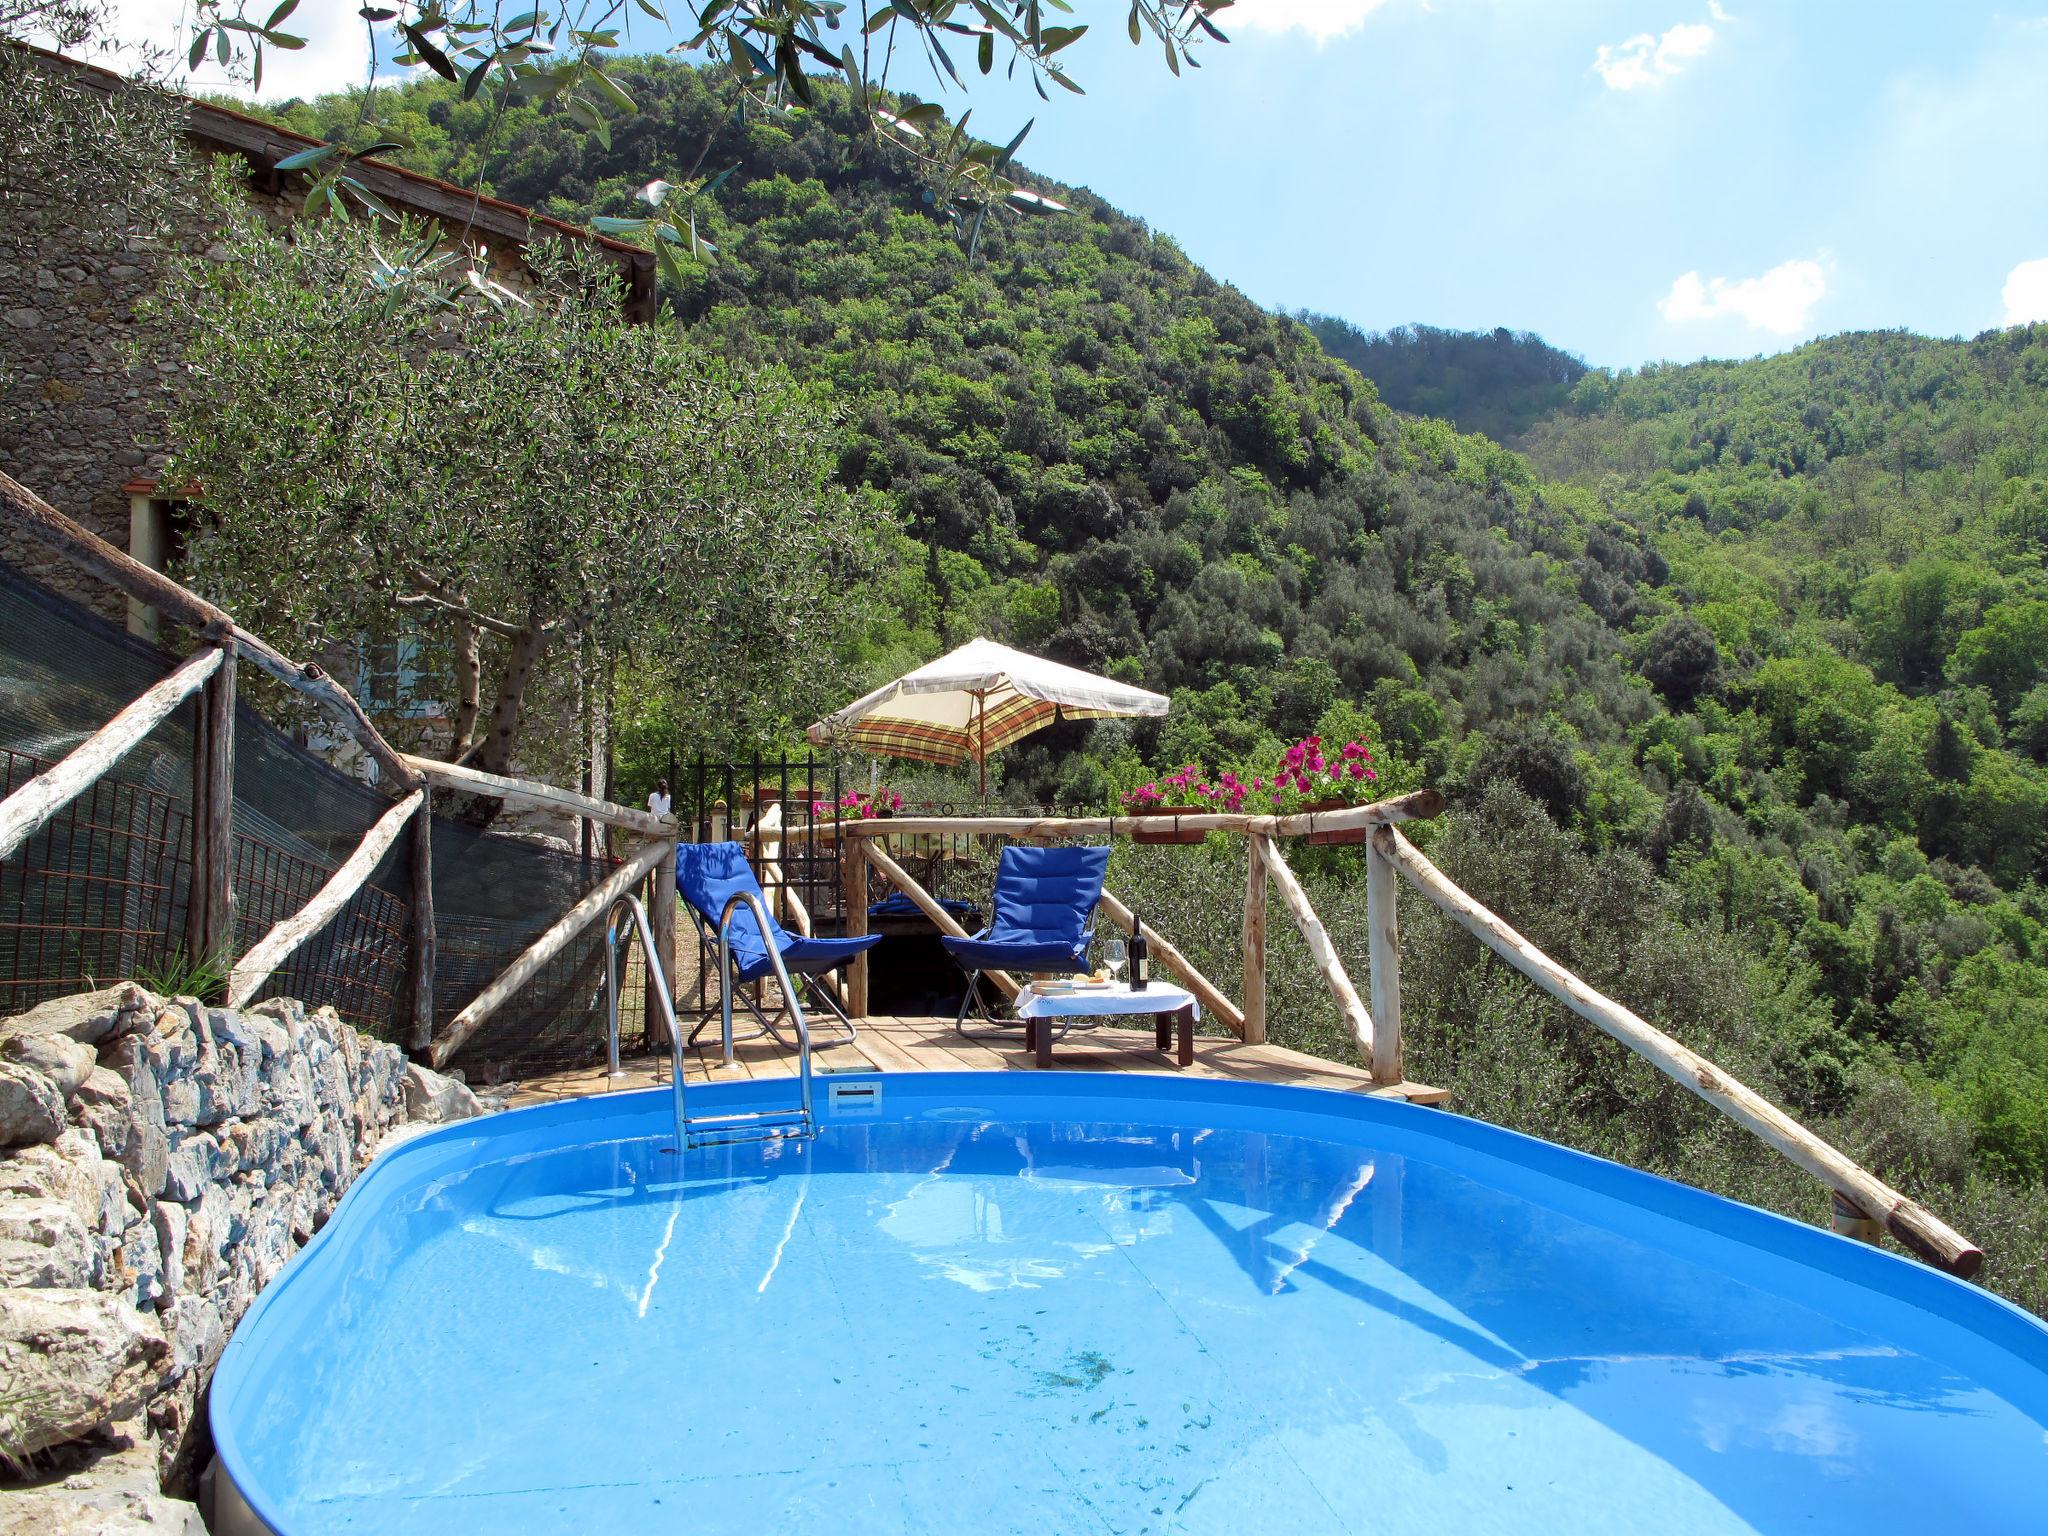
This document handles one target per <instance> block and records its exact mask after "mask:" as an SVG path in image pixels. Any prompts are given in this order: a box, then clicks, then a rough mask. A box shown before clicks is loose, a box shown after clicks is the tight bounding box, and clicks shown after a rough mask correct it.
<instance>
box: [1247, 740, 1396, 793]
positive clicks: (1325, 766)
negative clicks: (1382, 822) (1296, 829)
mask: <svg viewBox="0 0 2048 1536" xmlns="http://www.w3.org/2000/svg"><path fill="white" fill-rule="evenodd" d="M1378 779H1379V771H1378V770H1377V769H1375V768H1374V767H1373V766H1372V749H1371V748H1369V747H1368V746H1366V744H1365V743H1364V742H1362V741H1347V742H1345V743H1344V745H1343V746H1342V747H1340V748H1338V749H1337V751H1336V753H1335V755H1333V756H1326V755H1324V752H1323V738H1322V737H1320V736H1304V737H1303V738H1302V739H1301V740H1300V741H1297V742H1295V743H1294V745H1292V746H1291V747H1289V748H1288V749H1287V750H1286V751H1285V752H1283V753H1281V754H1280V761H1279V762H1278V763H1276V764H1275V765H1274V767H1273V772H1272V775H1271V777H1267V776H1265V775H1263V774H1262V775H1259V776H1256V777H1254V778H1253V780H1252V792H1253V793H1254V794H1258V795H1263V796H1265V797H1267V798H1269V799H1270V800H1271V801H1272V803H1273V804H1274V805H1275V806H1284V805H1286V804H1287V803H1288V802H1289V801H1290V800H1291V801H1293V802H1294V803H1295V804H1296V805H1297V806H1298V805H1301V804H1306V803H1313V802H1315V801H1320V800H1337V801H1341V802H1342V803H1343V804H1345V805H1363V804H1364V803H1365V802H1366V801H1368V800H1370V799H1372V797H1373V795H1374V793H1375V790H1374V785H1375V783H1376V782H1377V780H1378Z"/></svg>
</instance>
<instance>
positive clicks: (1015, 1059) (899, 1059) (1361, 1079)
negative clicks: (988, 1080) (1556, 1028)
mask: <svg viewBox="0 0 2048 1536" xmlns="http://www.w3.org/2000/svg"><path fill="white" fill-rule="evenodd" d="M683 1027H684V1028H685V1029H689V1028H691V1027H692V1025H691V1021H690V1020H689V1019H688V1017H685V1019H684V1021H683ZM705 1047H708V1049H707V1048H705ZM733 1056H734V1061H733V1064H732V1066H730V1067H727V1066H725V1065H724V1064H723V1063H722V1062H721V1061H720V1059H719V1050H718V1030H717V1025H716V1023H715V1022H714V1023H713V1025H712V1027H711V1028H710V1029H708V1030H706V1031H705V1034H704V1039H703V1041H702V1042H700V1046H699V1048H698V1049H696V1050H694V1051H693V1052H692V1053H691V1060H690V1062H689V1065H688V1069H687V1072H688V1075H687V1076H686V1078H685V1079H684V1080H685V1081H686V1082H698V1081H712V1082H718V1081H725V1080H730V1079H731V1078H733V1077H735V1076H738V1077H749V1078H754V1077H789V1076H791V1075H793V1074H794V1073H795V1071H796V1055H795V1053H794V1052H793V1051H789V1050H786V1049H784V1048H783V1047H781V1046H778V1045H777V1044H775V1042H774V1041H772V1040H752V1041H748V1042H746V1043H744V1044H742V1045H739V1046H736V1047H735V1048H734V1051H733ZM811 1060H812V1066H813V1068H814V1069H815V1070H817V1071H821V1072H848V1071H855V1072H858V1071H863V1070H874V1071H879V1072H1002V1071H1020V1072H1030V1071H1035V1070H1036V1068H1035V1067H1034V1066H1033V1065H1032V1058H1031V1053H1030V1052H1028V1051H1026V1050H1025V1049H1024V1043H1023V1036H1022V1032H1021V1031H1016V1032H1005V1034H1004V1035H1003V1036H1002V1037H1001V1038H991V1036H990V1034H989V1033H988V1032H987V1031H979V1032H977V1034H976V1036H975V1038H973V1039H970V1038H968V1037H967V1036H964V1035H962V1034H960V1033H959V1032H958V1031H957V1030H955V1029H954V1028H953V1021H952V1020H951V1019H932V1018H898V1017H894V1016H889V1015H880V1014H878V1015H873V1016H870V1017H868V1018H865V1019H862V1020H861V1021H860V1038H859V1039H858V1040H856V1041H854V1042H853V1043H852V1044H836V1045H831V1046H820V1047H819V1049H818V1050H817V1052H816V1053H815V1054H814V1055H813V1056H812V1058H811ZM1053 1065H1054V1067H1055V1068H1057V1069H1059V1070H1063V1071H1073V1072H1164V1073H1169V1074H1171V1073H1178V1072H1188V1073H1192V1074H1193V1075H1195V1076H1197V1077H1228V1078H1237V1079H1239V1080H1240V1081H1243V1082H1253V1083H1284V1084H1291V1085H1293V1086H1296V1087H1305V1088H1336V1089H1342V1090H1346V1091H1349V1092H1354V1093H1369V1094H1374V1095H1378V1096H1382V1097H1388V1098H1401V1099H1406V1100H1408V1101H1409V1102H1410V1103H1414V1104H1440V1103H1442V1102H1443V1101H1444V1099H1445V1098H1447V1097H1448V1093H1447V1091H1446V1090H1444V1089H1442V1088H1431V1087H1427V1086H1425V1085H1424V1084H1421V1083H1402V1084H1400V1085H1399V1086H1398V1087H1392V1088H1381V1087H1378V1086H1376V1085H1375V1084H1374V1083H1373V1080H1372V1076H1371V1074H1370V1073H1368V1072H1366V1071H1365V1070H1364V1068H1362V1067H1356V1066H1351V1065H1348V1064H1346V1063H1344V1062H1339V1061H1325V1060H1323V1059H1322V1058H1321V1057H1319V1056H1308V1055H1304V1054H1303V1053H1302V1052H1300V1051H1290V1050H1287V1049H1286V1048H1284V1047H1282V1046H1277V1045H1246V1044H1245V1043H1244V1042H1242V1041H1240V1040H1235V1039H1232V1038H1230V1037H1228V1036H1222V1035H1197V1036H1196V1037H1195V1064H1194V1065H1193V1066H1191V1067H1177V1066H1175V1065H1174V1062H1173V1057H1172V1055H1171V1054H1170V1053H1169V1052H1166V1051H1161V1050H1157V1049H1155V1048H1154V1047H1153V1044H1152V1031H1151V1029H1150V1028H1143V1029H1092V1030H1088V1031H1086V1032H1085V1033H1083V1032H1080V1031H1076V1032H1075V1033H1073V1034H1070V1035H1069V1036H1068V1037H1067V1038H1066V1039H1065V1040H1063V1041H1061V1042H1060V1043H1059V1044H1058V1045H1057V1046H1055V1047H1054V1049H1053ZM624 1067H625V1072H626V1076H625V1080H624V1081H623V1082H618V1083H613V1082H610V1081H608V1080H607V1078H606V1076H605V1071H604V1067H603V1065H602V1064H599V1065H596V1066H591V1067H580V1068H577V1069H575V1070H573V1071H568V1072H556V1073H552V1074H549V1075H548V1076H545V1077H533V1078H526V1079H522V1080H520V1081H518V1082H512V1083H506V1084H504V1085H502V1086H501V1087H498V1088H496V1089H494V1090H492V1091H493V1092H494V1093H497V1094H500V1095H502V1096H503V1097H504V1098H505V1100H506V1102H507V1103H508V1104H509V1105H511V1106H513V1107H517V1106H519V1105H524V1104H540V1103H546V1102H547V1101H549V1100H552V1099H567V1098H580V1097H582V1096H583V1095H585V1094H593V1093H615V1092H623V1091H626V1090H630V1089H635V1088H646V1087H650V1086H652V1085H653V1084H655V1083H657V1082H663V1083H665V1082H667V1081H668V1059H667V1058H666V1057H662V1058H659V1059H657V1058H654V1057H646V1056H643V1057H638V1058H634V1059H630V1060H628V1061H626V1062H625V1063H624Z"/></svg>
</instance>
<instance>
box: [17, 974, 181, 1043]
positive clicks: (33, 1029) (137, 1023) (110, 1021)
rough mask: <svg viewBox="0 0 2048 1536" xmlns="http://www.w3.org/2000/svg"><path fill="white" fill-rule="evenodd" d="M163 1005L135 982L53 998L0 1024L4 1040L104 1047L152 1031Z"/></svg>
mask: <svg viewBox="0 0 2048 1536" xmlns="http://www.w3.org/2000/svg"><path fill="white" fill-rule="evenodd" d="M158 1006H159V1004H158V1001H157V999H156V998H154V997H152V996H150V994H149V993H147V992H145V991H144V990H143V989H142V988H140V987H138V986H136V985H135V984H134V983H133V982H124V983H123V984H122V985H120V986H118V987H106V988H103V989H102V990H100V991H98V992H75V993H73V994H72V995H71V996H69V997H53V998H51V999H50V1000H49V1001H48V1002H47V1003H38V1004H37V1005H36V1006H35V1007H33V1008H31V1009H29V1010H28V1012H26V1013H20V1014H16V1015H15V1016H14V1017H13V1018H11V1019H4V1020H0V1039H14V1038H16V1037H18V1036H23V1035H65V1036H68V1037H69V1038H71V1039H73V1040H76V1041H77V1042H78V1043H79V1044H80V1045H94V1046H97V1045H104V1044H105V1043H106V1042H107V1041H109V1040H112V1039H115V1038H117V1037H119V1036H121V1035H124V1034H133V1033H135V1032H136V1031H138V1030H141V1029H145V1028H147V1027H148V1025H149V1023H150V1021H151V1020H152V1019H153V1018H154V1016H155V1013H156V1010H157V1008H158Z"/></svg>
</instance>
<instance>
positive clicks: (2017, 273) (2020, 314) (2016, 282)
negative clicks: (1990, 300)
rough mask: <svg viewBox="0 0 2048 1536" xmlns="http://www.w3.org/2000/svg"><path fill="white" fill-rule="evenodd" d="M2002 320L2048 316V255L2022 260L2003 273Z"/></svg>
mask: <svg viewBox="0 0 2048 1536" xmlns="http://www.w3.org/2000/svg"><path fill="white" fill-rule="evenodd" d="M2001 297H2003V298H2004V300H2005V323H2006V324H2007V325H2028V324H2031V323H2032V322H2034V321H2036V320H2048V256H2043V257H2040V258H2038V259H2037V260H2034V261H2023V262H2021V263H2020V264H2019V265H2018V266H2016V267H2014V268H2013V269H2012V271H2010V272H2008V273H2007V274H2006V275H2005V292H2004V293H2003V295H2001Z"/></svg>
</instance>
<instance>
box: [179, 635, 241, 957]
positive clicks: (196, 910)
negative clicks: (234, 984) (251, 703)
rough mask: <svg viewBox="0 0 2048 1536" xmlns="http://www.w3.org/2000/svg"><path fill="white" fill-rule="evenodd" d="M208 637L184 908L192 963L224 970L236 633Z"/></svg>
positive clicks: (229, 921)
mask: <svg viewBox="0 0 2048 1536" xmlns="http://www.w3.org/2000/svg"><path fill="white" fill-rule="evenodd" d="M208 638H209V639H210V640H212V641H213V643H214V644H216V645H218V646H219V647H220V649H221V664H220V667H219V669H218V670H217V671H215V673H214V674H213V676H212V677H210V678H208V679H207V681H206V690H205V692H204V693H202V694H201V695H200V697H199V707H198V710H197V715H198V718H197V721H196V722H195V729H194V731H193V737H192V881H191V887H190V889H191V896H190V900H189V902H188V904H187V910H186V941H187V942H186V949H187V952H188V953H189V954H190V955H191V957H192V959H193V961H194V962H195V963H196V962H198V961H202V960H214V961H218V962H219V964H220V966H221V968H222V970H223V972H225V971H226V969H227V968H228V967H230V966H232V965H233V963H234V959H235V954H234V944H235V905H234V903H235V894H234V886H233V879H232V876H233V870H234V859H235V639H234V636H233V634H232V633H227V634H218V635H216V634H211V633H209V635H208Z"/></svg>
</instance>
